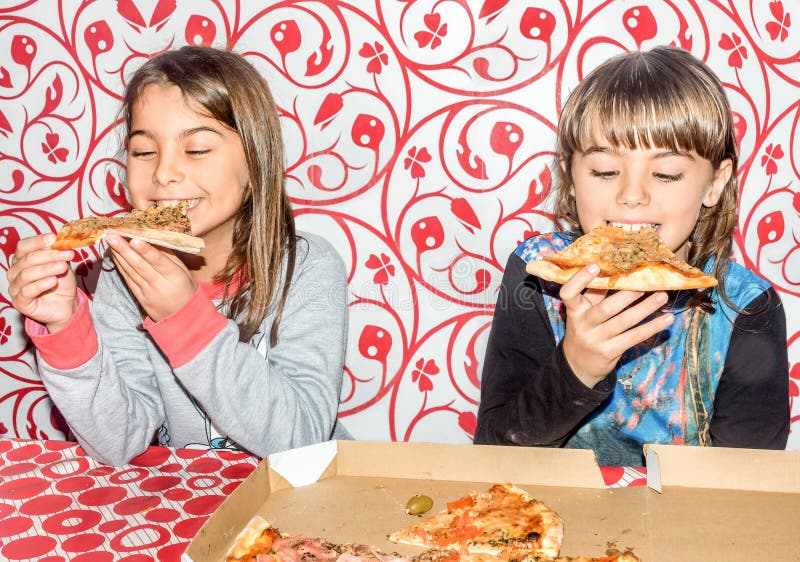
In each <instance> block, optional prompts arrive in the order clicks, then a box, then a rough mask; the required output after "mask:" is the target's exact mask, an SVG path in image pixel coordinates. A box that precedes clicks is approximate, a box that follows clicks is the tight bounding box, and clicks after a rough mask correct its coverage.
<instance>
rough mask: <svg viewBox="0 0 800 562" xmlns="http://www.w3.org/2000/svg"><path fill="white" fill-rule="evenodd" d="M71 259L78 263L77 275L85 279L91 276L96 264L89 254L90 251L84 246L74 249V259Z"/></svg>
mask: <svg viewBox="0 0 800 562" xmlns="http://www.w3.org/2000/svg"><path fill="white" fill-rule="evenodd" d="M70 261H72V263H75V264H77V266H76V267H75V275H77V276H78V277H81V278H83V279H85V278H86V277H88V276H89V274H90V273H91V272H92V269H93V268H94V266H95V262H94V261H93V260H92V259H91V257H90V256H89V252H87V251H86V250H85V249H83V248H79V249H77V250H74V253H73V255H72V260H70Z"/></svg>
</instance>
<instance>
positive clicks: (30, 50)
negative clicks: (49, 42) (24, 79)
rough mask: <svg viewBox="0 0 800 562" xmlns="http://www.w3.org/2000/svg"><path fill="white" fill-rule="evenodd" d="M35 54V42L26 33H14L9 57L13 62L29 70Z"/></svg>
mask: <svg viewBox="0 0 800 562" xmlns="http://www.w3.org/2000/svg"><path fill="white" fill-rule="evenodd" d="M35 56H36V42H35V41H34V40H33V39H31V38H30V37H28V36H27V35H15V36H14V39H12V40H11V58H12V59H14V62H15V63H17V64H21V65H22V66H24V67H27V69H28V70H30V69H31V62H33V57H35Z"/></svg>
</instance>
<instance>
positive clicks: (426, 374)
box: [411, 359, 439, 392]
mask: <svg viewBox="0 0 800 562" xmlns="http://www.w3.org/2000/svg"><path fill="white" fill-rule="evenodd" d="M414 366H415V367H416V369H414V370H412V371H411V382H418V381H419V382H418V386H419V390H420V392H428V391H430V390H433V381H432V380H431V379H430V377H433V376H435V375H438V374H439V367H438V366H437V365H436V361H435V360H434V359H428V360H425V359H419V360H418V361H417V362H416V363H415V364H414Z"/></svg>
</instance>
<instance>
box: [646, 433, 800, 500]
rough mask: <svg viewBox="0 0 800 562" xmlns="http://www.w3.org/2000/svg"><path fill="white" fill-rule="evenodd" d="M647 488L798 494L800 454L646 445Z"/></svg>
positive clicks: (657, 489) (728, 448)
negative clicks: (671, 487) (675, 487)
mask: <svg viewBox="0 0 800 562" xmlns="http://www.w3.org/2000/svg"><path fill="white" fill-rule="evenodd" d="M645 457H646V458H647V485H648V487H649V488H651V489H652V490H654V491H656V492H662V491H663V489H664V488H666V487H669V486H682V487H686V488H709V489H718V490H740V491H751V492H773V493H784V494H800V470H798V467H800V451H783V450H765V449H738V448H730V447H695V446H686V445H656V444H652V445H645Z"/></svg>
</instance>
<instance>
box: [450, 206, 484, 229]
mask: <svg viewBox="0 0 800 562" xmlns="http://www.w3.org/2000/svg"><path fill="white" fill-rule="evenodd" d="M450 211H452V213H453V214H454V215H455V216H456V218H457V219H458V220H460V221H461V224H463V225H464V228H466V229H467V230H469V231H470V233H473V232H475V229H476V228H478V229H479V228H480V227H481V221H480V220H478V216H477V215H476V214H475V210H474V209H473V208H472V206H471V205H470V204H469V201H467V200H466V199H464V198H463V197H456V198H455V199H453V200H452V201H450Z"/></svg>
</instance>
